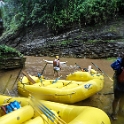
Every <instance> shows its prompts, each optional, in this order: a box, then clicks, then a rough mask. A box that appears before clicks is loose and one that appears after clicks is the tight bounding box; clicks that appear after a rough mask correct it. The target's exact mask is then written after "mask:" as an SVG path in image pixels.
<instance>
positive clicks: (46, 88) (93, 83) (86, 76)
mask: <svg viewBox="0 0 124 124" xmlns="http://www.w3.org/2000/svg"><path fill="white" fill-rule="evenodd" d="M30 77H31V78H32V79H33V80H34V81H35V82H36V83H35V84H33V85H30V81H29V80H28V78H27V77H25V76H24V77H23V78H22V80H21V81H19V82H18V93H19V94H20V95H22V96H28V95H29V93H33V94H35V95H39V97H40V99H44V100H50V101H54V102H61V103H76V102H79V101H82V100H84V99H86V98H88V97H90V96H92V95H94V94H95V93H97V92H99V91H100V90H101V89H102V88H103V84H104V77H103V76H102V75H100V74H90V73H88V72H82V73H81V74H80V80H81V81H73V78H71V79H72V80H58V81H56V82H55V81H54V80H45V79H41V80H40V79H39V78H38V77H36V76H30ZM67 79H69V78H67ZM75 79H78V77H76V78H75ZM78 80H79V79H78Z"/></svg>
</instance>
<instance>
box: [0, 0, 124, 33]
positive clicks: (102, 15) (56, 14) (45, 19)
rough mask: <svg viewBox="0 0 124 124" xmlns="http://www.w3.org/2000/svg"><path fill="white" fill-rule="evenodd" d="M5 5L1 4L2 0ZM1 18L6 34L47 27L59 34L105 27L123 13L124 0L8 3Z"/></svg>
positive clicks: (1, 7) (17, 0) (18, 0)
mask: <svg viewBox="0 0 124 124" xmlns="http://www.w3.org/2000/svg"><path fill="white" fill-rule="evenodd" d="M0 2H1V1H0ZM3 2H4V4H1V3H0V16H1V18H2V20H3V23H4V28H5V29H6V31H9V32H13V31H15V30H17V29H19V28H20V27H22V26H23V27H25V26H32V25H35V24H44V25H46V26H47V28H48V29H50V30H52V31H57V30H61V29H65V28H68V26H70V25H73V24H79V26H82V25H89V24H101V23H105V22H107V21H108V20H111V19H113V18H116V17H117V16H118V15H120V14H123V11H124V0H4V1H3Z"/></svg>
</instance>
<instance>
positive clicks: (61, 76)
mask: <svg viewBox="0 0 124 124" xmlns="http://www.w3.org/2000/svg"><path fill="white" fill-rule="evenodd" d="M61 77H62V75H61V76H60V77H57V78H56V79H55V80H54V81H53V82H52V84H54V83H56V82H57V81H58V80H59V79H60V78H61Z"/></svg>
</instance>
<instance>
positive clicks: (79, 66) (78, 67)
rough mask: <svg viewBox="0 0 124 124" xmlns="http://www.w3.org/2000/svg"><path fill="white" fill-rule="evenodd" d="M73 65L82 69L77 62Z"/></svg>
mask: <svg viewBox="0 0 124 124" xmlns="http://www.w3.org/2000/svg"><path fill="white" fill-rule="evenodd" d="M75 65H76V66H77V67H78V68H79V69H80V70H81V71H82V68H81V67H80V66H79V65H78V64H77V63H75Z"/></svg>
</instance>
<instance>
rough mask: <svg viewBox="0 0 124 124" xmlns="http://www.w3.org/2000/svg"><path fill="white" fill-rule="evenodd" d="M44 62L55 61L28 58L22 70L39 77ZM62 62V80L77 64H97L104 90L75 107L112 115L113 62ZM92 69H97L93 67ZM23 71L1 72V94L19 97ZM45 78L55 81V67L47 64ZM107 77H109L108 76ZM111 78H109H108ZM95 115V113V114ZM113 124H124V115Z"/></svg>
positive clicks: (86, 65)
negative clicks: (102, 79)
mask: <svg viewBox="0 0 124 124" xmlns="http://www.w3.org/2000/svg"><path fill="white" fill-rule="evenodd" d="M44 60H50V61H51V60H54V58H51V57H33V56H26V62H25V67H24V68H23V69H22V70H24V71H26V72H27V73H28V74H30V75H37V73H38V72H40V73H41V72H42V69H43V67H44V66H45V64H46V63H45V62H44ZM60 61H62V62H65V61H67V63H66V64H63V65H62V69H61V75H62V78H61V79H65V78H66V75H68V74H69V73H72V72H74V71H76V70H79V68H78V67H77V66H76V64H75V63H77V64H78V65H79V66H80V67H82V68H87V67H88V66H89V65H92V64H91V62H93V63H95V64H96V65H97V66H98V67H99V68H100V69H101V70H102V71H103V72H104V75H105V83H104V87H103V89H102V90H101V91H100V92H99V93H97V94H95V95H93V96H91V97H90V98H88V99H86V100H83V101H81V102H78V103H75V105H80V106H81V105H82V106H93V107H97V108H100V109H102V110H103V111H105V112H106V113H107V114H110V113H111V104H112V100H113V81H111V80H110V78H112V76H113V73H114V72H113V70H112V69H111V67H110V64H111V63H112V61H110V60H105V59H87V58H83V59H77V58H60ZM92 68H94V69H95V70H96V68H95V67H94V66H93V65H92ZM20 72H21V69H20V68H19V69H12V70H1V71H0V84H1V87H0V90H1V93H2V94H3V93H4V94H6V95H11V96H18V92H17V81H18V76H19V77H21V76H23V74H22V73H20ZM43 75H44V77H45V78H47V79H55V77H54V76H53V67H52V65H51V64H47V66H46V68H45V70H44V73H43ZM106 75H107V76H106ZM108 76H109V78H108ZM94 114H95V113H94ZM111 122H112V124H124V113H119V115H118V120H116V121H112V120H111Z"/></svg>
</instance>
